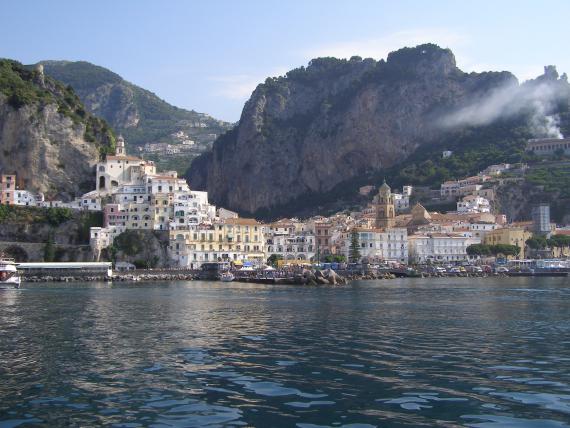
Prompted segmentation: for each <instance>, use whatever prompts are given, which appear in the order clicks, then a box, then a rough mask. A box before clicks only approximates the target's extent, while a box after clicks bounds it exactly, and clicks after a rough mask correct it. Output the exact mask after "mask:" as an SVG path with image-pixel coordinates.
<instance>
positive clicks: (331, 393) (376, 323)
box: [0, 277, 570, 428]
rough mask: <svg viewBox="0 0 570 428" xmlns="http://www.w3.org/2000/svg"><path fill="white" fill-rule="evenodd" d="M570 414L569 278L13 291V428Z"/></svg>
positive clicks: (421, 422)
mask: <svg viewBox="0 0 570 428" xmlns="http://www.w3.org/2000/svg"><path fill="white" fill-rule="evenodd" d="M40 426H42V427H43V426H45V427H80V426H81V427H92V426H110V427H129V428H130V427H299V428H317V427H345V428H349V427H350V428H368V427H428V426H438V427H459V426H467V427H489V428H495V427H541V428H542V427H545V428H549V427H552V428H554V427H556V428H559V427H570V279H568V278H494V277H493V278H438V279H435V278H434V279H428V278H426V279H397V280H383V281H360V282H354V283H352V284H350V285H347V286H315V287H311V286H285V285H276V286H268V285H258V284H242V283H237V282H232V283H222V282H200V281H188V282H148V283H132V284H129V283H119V284H117V283H115V284H112V283H36V284H23V286H22V288H21V289H19V290H2V291H0V428H12V427H40Z"/></svg>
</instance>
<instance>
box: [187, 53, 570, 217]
mask: <svg viewBox="0 0 570 428" xmlns="http://www.w3.org/2000/svg"><path fill="white" fill-rule="evenodd" d="M569 93H570V91H569V88H568V82H567V81H566V78H565V76H563V77H562V78H559V76H558V74H557V73H556V70H555V69H553V68H552V67H548V68H547V69H546V72H545V75H544V76H541V77H539V78H537V79H536V80H535V81H532V82H528V83H525V84H523V85H519V83H518V81H517V79H516V78H515V77H514V76H513V75H512V74H511V73H509V72H485V73H464V72H462V71H461V70H460V69H459V68H457V66H456V64H455V58H454V56H453V54H452V52H451V51H450V50H448V49H441V48H439V47H437V46H435V45H421V46H418V47H415V48H404V49H401V50H399V51H396V52H393V53H391V54H389V55H388V58H387V60H386V61H384V60H380V61H374V60H372V59H365V60H362V59H361V58H359V57H353V58H351V59H350V60H339V59H335V58H319V59H315V60H313V61H311V62H310V64H309V66H308V67H307V68H303V67H302V68H300V69H296V70H292V71H290V72H289V73H287V75H286V76H283V77H279V78H275V79H267V80H266V82H265V83H264V84H261V85H259V86H258V87H257V88H256V89H255V91H254V92H253V94H252V96H251V98H250V99H249V101H248V102H247V103H246V105H245V107H244V109H243V112H242V116H241V120H240V122H239V124H238V125H237V126H236V127H235V128H234V129H233V130H231V131H230V132H228V133H226V134H225V135H223V136H221V137H220V138H219V139H218V140H217V141H216V142H215V143H214V147H213V150H212V151H211V152H210V153H207V154H205V155H202V156H201V157H200V158H198V159H196V160H195V161H194V163H193V164H192V166H191V168H190V170H189V172H188V178H189V180H190V184H191V186H193V187H194V188H200V189H206V190H208V191H209V192H210V194H211V197H212V198H213V200H214V202H215V203H217V204H220V205H224V206H228V207H229V208H230V209H234V210H238V211H240V212H242V213H244V214H245V213H248V214H254V215H257V216H260V217H265V218H267V217H276V216H280V215H298V214H310V213H313V212H318V211H320V210H322V209H325V208H327V207H330V206H333V207H335V208H342V206H344V205H346V203H350V202H351V199H352V198H353V195H354V194H355V193H356V189H357V188H358V186H359V185H363V184H370V183H371V182H372V183H375V182H378V181H379V180H380V179H381V178H382V177H384V176H385V177H386V178H387V179H388V180H389V181H390V182H391V183H394V184H396V185H400V184H427V185H432V186H436V185H439V183H440V182H441V181H442V180H445V179H448V178H452V177H454V176H455V177H460V176H463V175H469V174H472V173H476V172H477V171H479V170H480V169H482V168H484V167H485V166H487V165H488V164H492V163H496V162H500V161H502V160H505V161H509V160H511V161H512V160H513V158H518V159H517V160H520V157H521V156H522V155H523V153H524V145H525V142H526V140H527V139H528V138H530V137H533V136H537V137H540V136H547V135H552V134H551V133H553V132H556V130H555V129H550V128H555V127H556V123H555V122H556V120H554V119H552V117H550V116H549V115H553V114H555V115H556V117H555V119H557V120H559V121H560V126H561V128H563V131H565V130H570V126H569V122H568V113H567V111H568V100H569V99H570V97H569V96H568V94H569ZM442 150H453V151H454V153H455V156H453V158H452V159H449V160H445V161H444V160H441V151H442Z"/></svg>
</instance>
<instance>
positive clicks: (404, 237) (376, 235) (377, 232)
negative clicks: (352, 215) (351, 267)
mask: <svg viewBox="0 0 570 428" xmlns="http://www.w3.org/2000/svg"><path fill="white" fill-rule="evenodd" d="M353 231H356V233H358V242H359V246H360V248H359V250H360V256H361V258H362V260H365V261H367V262H369V263H379V262H383V261H398V262H400V263H408V256H409V254H408V231H407V230H406V229H405V228H393V229H385V230H384V229H366V228H356V229H353V230H352V231H346V232H344V233H343V234H342V240H343V254H344V255H345V256H346V258H347V260H348V259H349V256H350V246H351V242H352V232H353Z"/></svg>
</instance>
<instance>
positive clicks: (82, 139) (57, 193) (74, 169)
mask: <svg viewBox="0 0 570 428" xmlns="http://www.w3.org/2000/svg"><path fill="white" fill-rule="evenodd" d="M113 144H114V136H113V134H112V132H111V131H110V129H109V128H108V127H107V125H106V124H105V123H104V122H103V121H101V120H100V119H97V118H95V117H93V116H91V115H90V114H89V113H87V112H86V111H85V109H84V107H83V105H82V104H81V102H80V101H79V99H78V98H77V96H76V95H75V94H74V93H73V91H72V90H71V89H69V88H65V87H64V86H63V85H61V84H60V83H59V82H56V81H55V80H53V79H50V78H48V77H47V76H44V74H43V71H42V70H41V68H40V69H39V70H34V71H30V70H29V69H26V68H25V67H23V66H22V65H21V64H18V63H16V62H14V61H9V60H1V61H0V171H1V172H2V173H3V174H17V176H18V181H19V183H20V185H21V187H22V188H25V189H27V190H31V191H33V192H43V193H44V194H45V196H46V197H47V198H61V199H63V200H69V199H72V198H73V197H75V196H79V195H80V194H82V193H84V192H86V191H88V190H92V189H94V188H95V183H94V168H93V167H94V165H95V163H96V162H97V160H98V159H99V157H100V156H101V155H102V154H104V153H105V152H106V151H108V150H112V149H113Z"/></svg>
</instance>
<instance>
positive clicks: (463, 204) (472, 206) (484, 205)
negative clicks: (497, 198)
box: [457, 195, 491, 214]
mask: <svg viewBox="0 0 570 428" xmlns="http://www.w3.org/2000/svg"><path fill="white" fill-rule="evenodd" d="M457 212H458V213H460V214H466V213H488V212H491V205H490V203H489V201H488V200H487V199H485V198H483V197H481V196H475V195H467V196H465V197H463V199H462V200H461V201H459V202H457Z"/></svg>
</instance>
